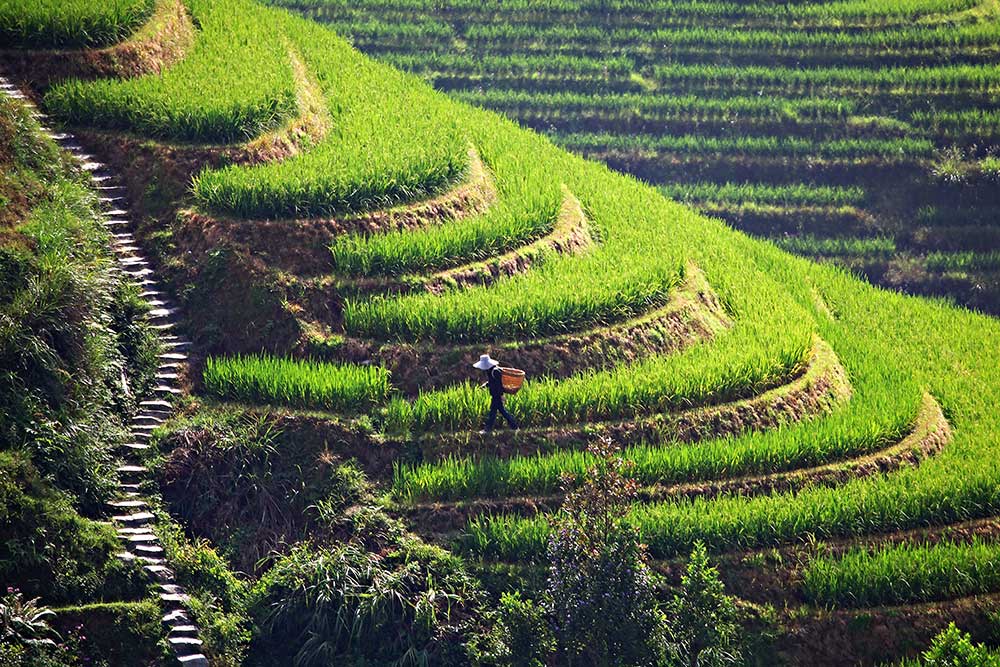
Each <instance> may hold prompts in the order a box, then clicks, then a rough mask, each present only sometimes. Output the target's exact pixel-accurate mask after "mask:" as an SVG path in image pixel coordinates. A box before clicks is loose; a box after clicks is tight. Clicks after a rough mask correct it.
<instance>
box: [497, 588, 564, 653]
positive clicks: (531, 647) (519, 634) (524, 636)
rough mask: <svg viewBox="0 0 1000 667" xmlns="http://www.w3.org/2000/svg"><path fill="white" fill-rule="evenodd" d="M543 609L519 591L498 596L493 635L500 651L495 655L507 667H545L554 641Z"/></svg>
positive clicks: (553, 646)
mask: <svg viewBox="0 0 1000 667" xmlns="http://www.w3.org/2000/svg"><path fill="white" fill-rule="evenodd" d="M545 612H546V610H545V608H544V607H543V606H541V605H538V604H536V603H535V602H533V601H532V600H528V599H526V598H522V597H521V594H520V593H519V592H516V591H515V592H513V593H504V594H503V595H501V596H500V607H499V609H498V610H497V626H496V628H495V634H496V637H497V640H498V643H499V644H500V646H501V648H500V651H499V654H498V655H496V656H495V658H496V659H497V661H498V662H499V663H500V664H502V665H509V666H510V667H545V665H546V664H547V661H548V659H549V657H550V656H551V655H552V654H553V653H554V652H555V649H556V641H555V637H553V636H552V629H551V628H550V627H549V620H548V617H547V616H546V613H545Z"/></svg>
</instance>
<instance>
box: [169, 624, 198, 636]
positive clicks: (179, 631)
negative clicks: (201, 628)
mask: <svg viewBox="0 0 1000 667" xmlns="http://www.w3.org/2000/svg"><path fill="white" fill-rule="evenodd" d="M196 634H198V626H197V625H191V624H185V625H175V626H174V627H172V628H170V632H168V633H167V635H168V636H170V637H180V636H182V635H196Z"/></svg>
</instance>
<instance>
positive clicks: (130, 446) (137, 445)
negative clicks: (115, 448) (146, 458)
mask: <svg viewBox="0 0 1000 667" xmlns="http://www.w3.org/2000/svg"><path fill="white" fill-rule="evenodd" d="M119 446H120V447H121V448H122V449H127V450H129V451H132V452H141V451H144V450H147V449H149V445H144V444H142V443H141V442H125V443H122V444H121V445H119Z"/></svg>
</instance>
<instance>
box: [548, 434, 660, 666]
mask: <svg viewBox="0 0 1000 667" xmlns="http://www.w3.org/2000/svg"><path fill="white" fill-rule="evenodd" d="M591 453H592V454H593V455H594V456H595V457H596V458H597V462H596V464H595V465H594V467H593V468H591V469H590V471H589V472H588V473H587V478H586V480H585V482H584V484H583V485H582V486H580V487H579V488H570V489H569V493H568V495H567V498H566V502H565V503H564V505H563V509H562V511H561V512H560V514H559V516H558V518H557V519H556V526H555V530H554V531H553V534H552V537H551V538H550V540H549V547H548V554H549V561H550V565H549V580H548V586H547V589H546V595H547V599H548V601H549V602H548V604H549V609H550V614H551V619H552V623H553V628H554V633H555V638H556V641H557V642H558V648H559V653H560V654H561V656H562V657H563V659H564V660H565V661H566V662H568V663H570V664H577V663H582V664H588V665H595V666H602V667H603V666H611V665H618V666H620V667H637V666H639V665H653V664H656V663H657V662H658V660H659V658H660V656H661V653H662V650H663V626H664V617H663V613H662V611H660V609H659V605H658V604H657V601H656V596H655V590H654V584H653V577H652V573H651V572H650V570H649V566H648V565H647V564H646V554H645V550H644V547H643V546H642V545H641V544H640V542H639V535H638V533H637V532H636V530H635V529H634V528H632V527H631V526H629V525H628V524H627V523H626V522H625V516H626V514H627V513H628V510H629V505H630V504H631V502H632V501H633V500H634V498H635V492H636V484H635V483H634V482H632V481H630V480H628V479H627V478H626V477H625V476H624V473H625V463H624V462H623V461H622V460H621V459H620V458H618V457H617V456H615V452H614V449H613V448H612V447H610V446H609V445H606V444H598V445H593V446H592V447H591Z"/></svg>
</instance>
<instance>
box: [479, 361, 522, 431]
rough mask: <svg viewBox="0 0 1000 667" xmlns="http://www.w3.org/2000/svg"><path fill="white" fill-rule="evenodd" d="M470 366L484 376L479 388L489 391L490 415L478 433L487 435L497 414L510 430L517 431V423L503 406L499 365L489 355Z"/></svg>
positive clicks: (501, 377) (502, 389)
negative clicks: (484, 379)
mask: <svg viewBox="0 0 1000 667" xmlns="http://www.w3.org/2000/svg"><path fill="white" fill-rule="evenodd" d="M472 366H473V368H478V369H479V370H481V371H483V373H485V374H486V382H484V383H483V384H482V385H481V386H483V387H486V388H487V389H489V390H490V413H489V415H488V416H487V417H486V424H485V425H484V426H483V430H482V431H480V433H489V432H490V431H492V430H493V424H494V423H496V420H497V413H500V414H502V415H503V418H504V419H506V420H507V423H508V424H510V427H511V428H512V429H517V422H516V421H515V420H514V417H513V415H511V414H510V412H508V411H507V408H505V407H504V404H503V394H504V387H503V370H502V369H501V368H500V364H499V363H498V362H497V361H495V360H494V359H491V358H490V355H488V354H484V355H482V356H481V357H479V361H477V362H476V363H474V364H472Z"/></svg>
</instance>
